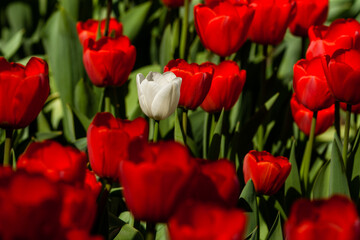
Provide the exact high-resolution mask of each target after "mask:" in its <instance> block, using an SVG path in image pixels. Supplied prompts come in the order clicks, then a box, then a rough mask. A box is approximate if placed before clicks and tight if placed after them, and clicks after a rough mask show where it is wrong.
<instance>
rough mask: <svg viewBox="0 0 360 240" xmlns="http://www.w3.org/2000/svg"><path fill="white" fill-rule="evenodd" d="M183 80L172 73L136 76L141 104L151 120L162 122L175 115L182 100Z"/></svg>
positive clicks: (139, 74)
mask: <svg viewBox="0 0 360 240" xmlns="http://www.w3.org/2000/svg"><path fill="white" fill-rule="evenodd" d="M181 82H182V79H181V78H180V77H176V75H175V74H174V73H172V72H165V73H163V74H161V73H158V72H149V74H148V75H147V76H146V77H145V78H144V75H142V74H141V73H138V74H137V75H136V84H137V90H138V97H139V104H140V107H141V110H142V111H143V113H144V114H145V115H146V116H148V117H149V118H153V119H155V120H162V119H165V118H167V117H169V116H170V115H171V114H173V113H174V112H175V110H176V108H177V106H178V103H179V99H180V87H181Z"/></svg>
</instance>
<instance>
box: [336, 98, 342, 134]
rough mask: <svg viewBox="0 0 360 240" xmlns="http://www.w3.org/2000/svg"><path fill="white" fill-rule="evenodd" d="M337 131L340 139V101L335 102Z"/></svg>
mask: <svg viewBox="0 0 360 240" xmlns="http://www.w3.org/2000/svg"><path fill="white" fill-rule="evenodd" d="M334 125H335V130H336V134H337V135H338V136H339V138H340V136H341V135H340V103H339V101H335V122H334Z"/></svg>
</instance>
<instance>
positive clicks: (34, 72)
mask: <svg viewBox="0 0 360 240" xmlns="http://www.w3.org/2000/svg"><path fill="white" fill-rule="evenodd" d="M0 89H1V91H2V92H1V94H0V127H1V128H8V129H17V128H24V127H26V126H28V125H29V124H30V123H31V122H32V121H34V120H35V118H36V117H37V115H38V114H39V112H40V111H41V109H42V107H43V106H44V103H45V101H46V99H47V97H48V95H49V92H50V87H49V76H48V65H47V63H46V62H45V61H44V60H42V59H40V58H37V57H32V58H31V59H30V60H29V62H28V63H27V64H26V66H23V65H21V64H18V63H10V62H8V61H6V59H5V58H3V57H0Z"/></svg>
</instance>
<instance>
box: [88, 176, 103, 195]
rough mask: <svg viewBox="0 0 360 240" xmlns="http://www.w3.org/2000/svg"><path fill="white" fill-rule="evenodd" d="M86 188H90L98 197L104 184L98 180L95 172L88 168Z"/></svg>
mask: <svg viewBox="0 0 360 240" xmlns="http://www.w3.org/2000/svg"><path fill="white" fill-rule="evenodd" d="M84 188H86V189H90V190H91V191H92V192H93V193H94V195H95V196H96V197H97V196H99V194H100V191H101V188H102V184H101V182H98V181H97V180H96V176H95V173H94V172H92V171H90V170H89V169H86V175H85V182H84Z"/></svg>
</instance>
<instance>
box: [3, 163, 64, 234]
mask: <svg viewBox="0 0 360 240" xmlns="http://www.w3.org/2000/svg"><path fill="white" fill-rule="evenodd" d="M2 178H3V176H1V175H0V182H2V181H1V179H2ZM5 178H6V180H7V181H6V184H1V185H0V209H1V211H0V239H4V240H8V239H9V240H10V239H29V240H38V239H57V240H60V239H62V237H61V235H62V231H61V228H60V227H59V226H60V222H59V219H60V214H61V191H60V189H59V186H58V185H57V184H55V183H54V182H52V181H50V180H49V179H47V178H45V177H44V176H42V175H37V174H30V173H26V172H24V171H21V170H20V171H17V172H15V173H13V174H11V176H7V177H5Z"/></svg>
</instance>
